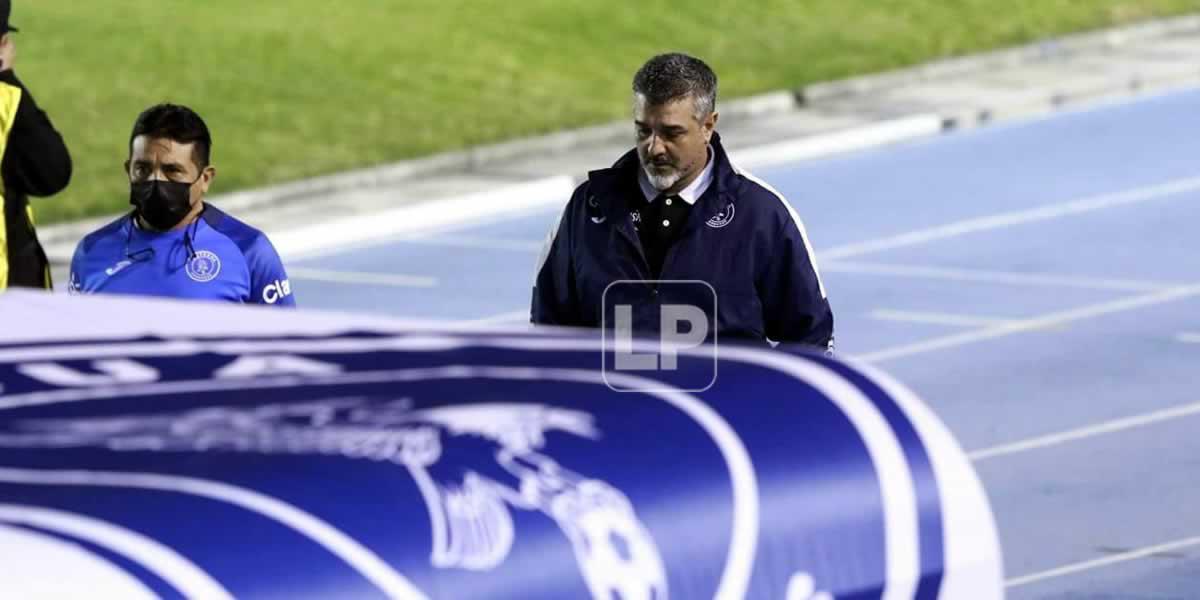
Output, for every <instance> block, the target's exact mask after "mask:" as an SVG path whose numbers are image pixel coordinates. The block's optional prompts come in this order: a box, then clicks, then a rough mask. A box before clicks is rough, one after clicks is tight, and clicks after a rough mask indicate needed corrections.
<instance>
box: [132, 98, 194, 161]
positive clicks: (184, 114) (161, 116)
mask: <svg viewBox="0 0 1200 600" xmlns="http://www.w3.org/2000/svg"><path fill="white" fill-rule="evenodd" d="M139 135H144V136H146V137H152V138H160V139H168V140H172V141H174V142H176V143H180V144H195V146H194V147H193V148H192V160H194V161H195V162H196V165H197V166H199V167H200V168H201V169H203V168H205V167H207V166H208V158H209V152H210V151H211V150H212V136H210V135H209V134H208V125H205V124H204V119H201V118H200V115H198V114H196V111H194V110H192V109H190V108H188V107H186V106H180V105H178V104H166V103H164V104H156V105H154V106H151V107H150V108H147V109H146V110H144V111H142V114H140V115H138V118H137V120H136V121H134V122H133V133H131V134H129V149H130V152H132V151H133V139H134V138H136V137H137V136H139Z"/></svg>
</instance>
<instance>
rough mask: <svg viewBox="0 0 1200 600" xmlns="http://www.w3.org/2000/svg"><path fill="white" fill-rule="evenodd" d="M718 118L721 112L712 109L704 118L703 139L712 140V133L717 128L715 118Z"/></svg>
mask: <svg viewBox="0 0 1200 600" xmlns="http://www.w3.org/2000/svg"><path fill="white" fill-rule="evenodd" d="M720 118H721V114H720V113H718V112H717V111H715V110H714V111H712V113H711V114H709V115H708V118H706V119H704V141H706V142H711V141H712V134H713V132H714V131H716V130H717V120H718V119H720Z"/></svg>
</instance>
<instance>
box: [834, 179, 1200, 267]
mask: <svg viewBox="0 0 1200 600" xmlns="http://www.w3.org/2000/svg"><path fill="white" fill-rule="evenodd" d="M1196 191H1200V177H1190V178H1186V179H1176V180H1173V181H1168V182H1166V183H1160V184H1157V185H1151V186H1146V187H1139V188H1133V189H1129V190H1124V191H1120V192H1115V193H1110V194H1100V195H1097V196H1088V197H1086V198H1080V199H1077V200H1071V201H1068V202H1062V203H1058V204H1047V205H1043V206H1038V207H1034V208H1029V209H1025V210H1018V211H1013V212H1006V213H998V214H994V215H988V216H983V217H976V218H973V219H966V220H963V221H955V222H953V223H946V224H944V225H937V226H934V227H928V228H925V229H917V230H914V231H909V232H907V233H901V234H899V235H893V236H889V237H884V238H879V239H875V240H868V241H864V242H856V243H852V244H844V245H841V246H834V247H832V248H829V249H827V250H824V251H821V252H817V255H818V256H819V257H820V258H821V259H822V260H826V261H829V260H837V259H841V258H851V257H855V256H863V255H865V254H873V253H876V252H882V251H884V250H895V249H896V248H904V247H907V246H916V245H919V244H926V243H929V242H934V241H939V240H944V239H949V238H955V237H959V236H963V235H967V234H969V233H978V232H980V231H990V230H995V229H1006V228H1009V227H1013V226H1015V225H1024V224H1026V223H1037V222H1040V221H1049V220H1052V219H1059V218H1062V217H1069V216H1074V215H1081V214H1085V213H1089V212H1093V211H1097V210H1103V209H1106V208H1114V207H1118V206H1129V205H1134V204H1140V203H1142V202H1149V201H1151V200H1158V199H1161V198H1168V197H1171V196H1178V195H1180V194H1186V193H1189V192H1196Z"/></svg>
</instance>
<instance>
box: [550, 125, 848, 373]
mask: <svg viewBox="0 0 1200 600" xmlns="http://www.w3.org/2000/svg"><path fill="white" fill-rule="evenodd" d="M710 144H711V147H712V154H711V160H713V161H715V163H714V165H713V182H712V185H710V186H709V188H708V190H707V191H705V192H704V194H703V195H701V196H700V198H699V199H697V200H696V203H695V205H694V206H693V207H692V210H691V214H690V216H689V217H688V220H687V223H686V224H685V225H684V227H683V230H682V231H681V232H680V235H679V238H678V239H677V240H676V241H675V243H674V244H673V245H672V246H671V248H670V249H669V250H668V251H667V255H666V259H665V261H664V262H663V268H662V273H661V274H660V276H659V277H658V279H659V280H664V281H666V280H675V281H682V280H688V281H696V280H698V281H703V282H707V283H708V284H709V285H711V288H712V290H713V291H715V293H716V296H717V302H716V307H715V308H716V310H715V313H716V315H715V317H716V318H715V320H714V315H713V313H714V306H713V304H714V303H713V301H712V299H711V294H712V292H708V291H707V288H706V286H703V285H699V284H695V285H688V284H673V283H662V284H651V283H637V284H620V285H613V286H612V287H611V288H610V287H609V286H610V284H613V283H614V282H618V281H630V280H635V281H643V280H651V279H654V277H653V276H652V275H651V270H650V266H649V264H648V263H647V261H646V258H645V255H644V253H643V251H642V245H641V242H640V241H639V239H638V234H637V231H636V230H635V229H634V226H633V217H632V213H633V212H634V211H635V210H636V209H637V208H639V207H641V206H643V205H644V204H645V197H644V196H643V195H642V192H641V190H640V189H639V187H638V169H639V168H641V167H640V165H639V162H638V157H637V152H636V150H631V151H630V152H629V153H627V154H625V156H623V157H621V158H620V160H618V161H617V162H616V164H615V165H613V167H612V168H609V169H602V170H598V171H592V172H591V173H589V174H588V179H587V181H585V182H584V183H583V184H581V185H580V186H579V187H578V188H577V189H576V190H575V193H574V194H573V195H572V196H571V200H570V202H568V203H567V207H566V209H565V210H564V211H563V213H562V215H561V217H560V218H559V222H558V224H557V225H556V226H555V227H554V228H553V229H552V230H551V232H550V235H549V237H548V239H547V240H546V245H545V247H544V248H543V249H542V253H541V256H540V257H539V261H538V267H537V275H536V279H535V281H534V288H533V304H532V308H531V320H532V322H533V323H537V324H545V325H562V326H574V327H599V326H600V325H601V324H602V319H605V320H606V322H605V323H604V324H605V325H606V326H607V327H609V328H611V327H612V326H613V325H612V324H613V323H614V322H615V321H614V319H615V317H614V311H613V308H612V307H613V306H614V305H616V304H617V303H621V304H630V305H632V306H634V309H633V312H632V323H633V329H634V331H637V332H657V331H659V329H660V321H659V318H660V317H659V308H660V307H661V306H662V305H665V304H690V305H692V306H697V307H700V308H702V309H703V310H704V312H705V315H706V316H707V317H708V319H709V323H714V322H715V323H716V327H715V329H716V331H717V336H718V339H721V340H724V339H729V338H741V339H746V338H749V339H758V340H764V339H765V340H771V341H776V342H789V343H801V344H806V345H810V346H816V347H819V348H821V349H825V350H828V349H831V348H832V345H833V312H832V311H831V309H830V307H829V301H828V299H827V298H826V294H825V288H824V285H823V284H822V283H821V277H820V274H819V273H818V271H817V266H816V263H815V260H814V258H813V251H812V247H811V246H810V245H809V242H808V237H807V234H806V233H805V231H804V225H803V224H802V223H801V221H800V218H799V217H798V216H796V213H795V211H794V210H793V209H792V208H791V206H790V205H789V204H788V203H787V201H786V200H784V198H783V196H782V195H780V194H779V193H778V192H776V191H775V190H774V189H772V188H771V187H770V186H768V185H767V184H766V183H764V182H762V181H760V180H758V179H756V178H755V177H754V176H753V175H750V174H749V173H747V172H745V171H742V170H740V169H738V168H737V167H736V166H735V165H733V164H732V163H731V162H730V161H729V157H728V155H727V154H726V153H725V149H724V148H723V147H722V146H721V141H720V136H718V135H717V134H716V133H714V134H713V136H712V140H711V142H710ZM606 289H608V296H607V297H605V290H606ZM606 307H607V308H606ZM605 312H607V314H605ZM712 329H713V328H710V330H709V334H708V337H709V338H712V336H713V331H712Z"/></svg>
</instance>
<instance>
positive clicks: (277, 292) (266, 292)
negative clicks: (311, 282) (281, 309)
mask: <svg viewBox="0 0 1200 600" xmlns="http://www.w3.org/2000/svg"><path fill="white" fill-rule="evenodd" d="M290 295H292V282H291V280H288V279H284V280H283V281H279V280H278V279H276V280H275V283H272V284H270V285H268V286H267V287H265V288H263V292H262V298H263V301H265V302H266V303H267V304H275V303H276V302H279V300H280V299H281V298H286V297H288V296H290Z"/></svg>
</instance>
